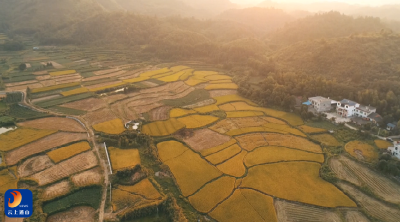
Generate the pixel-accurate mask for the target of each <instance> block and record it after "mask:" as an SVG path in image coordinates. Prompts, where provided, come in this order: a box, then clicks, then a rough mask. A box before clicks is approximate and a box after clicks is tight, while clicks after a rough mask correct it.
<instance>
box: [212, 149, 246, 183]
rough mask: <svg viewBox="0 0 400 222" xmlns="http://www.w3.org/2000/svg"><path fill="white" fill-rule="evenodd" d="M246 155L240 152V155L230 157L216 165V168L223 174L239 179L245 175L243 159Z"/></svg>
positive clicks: (244, 152)
mask: <svg viewBox="0 0 400 222" xmlns="http://www.w3.org/2000/svg"><path fill="white" fill-rule="evenodd" d="M246 155H247V152H246V151H244V150H243V151H242V152H241V153H240V154H238V155H236V156H234V157H232V158H231V159H229V160H227V161H226V162H224V163H221V164H220V165H217V168H218V169H219V170H220V171H221V172H222V173H224V174H227V175H230V176H233V177H241V176H243V175H244V174H245V173H246V167H245V166H244V164H243V159H244V157H245V156H246Z"/></svg>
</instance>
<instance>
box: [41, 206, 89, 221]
mask: <svg viewBox="0 0 400 222" xmlns="http://www.w3.org/2000/svg"><path fill="white" fill-rule="evenodd" d="M95 216H96V210H95V209H93V208H92V207H85V206H81V207H72V208H70V209H68V210H66V211H63V212H61V213H56V214H53V215H51V216H48V217H47V218H46V221H47V222H61V221H64V219H65V218H69V219H71V220H73V221H85V222H95Z"/></svg>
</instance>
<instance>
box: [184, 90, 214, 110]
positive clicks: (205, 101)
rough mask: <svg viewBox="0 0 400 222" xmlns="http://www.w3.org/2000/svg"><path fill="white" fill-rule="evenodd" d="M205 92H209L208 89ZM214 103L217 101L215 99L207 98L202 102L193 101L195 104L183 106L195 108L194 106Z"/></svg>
mask: <svg viewBox="0 0 400 222" xmlns="http://www.w3.org/2000/svg"><path fill="white" fill-rule="evenodd" d="M203 92H205V93H204V94H207V93H206V91H203ZM213 103H215V100H214V99H206V100H203V101H200V102H197V103H193V104H190V105H187V106H183V107H182V108H184V109H194V108H199V107H204V106H208V105H212V104H213Z"/></svg>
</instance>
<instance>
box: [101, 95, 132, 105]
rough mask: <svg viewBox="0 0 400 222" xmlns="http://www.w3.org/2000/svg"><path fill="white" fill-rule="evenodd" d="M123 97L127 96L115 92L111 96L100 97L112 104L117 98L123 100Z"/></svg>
mask: <svg viewBox="0 0 400 222" xmlns="http://www.w3.org/2000/svg"><path fill="white" fill-rule="evenodd" d="M125 98H127V96H126V95H125V94H115V95H111V96H105V97H102V98H101V99H102V100H104V101H105V102H106V103H108V104H112V103H115V102H117V101H119V100H123V99H125Z"/></svg>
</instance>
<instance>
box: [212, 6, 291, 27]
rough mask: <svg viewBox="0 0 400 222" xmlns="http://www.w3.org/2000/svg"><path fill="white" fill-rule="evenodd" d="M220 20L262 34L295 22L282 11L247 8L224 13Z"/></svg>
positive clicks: (219, 17)
mask: <svg viewBox="0 0 400 222" xmlns="http://www.w3.org/2000/svg"><path fill="white" fill-rule="evenodd" d="M217 18H218V19H223V20H230V21H236V22H239V23H242V24H245V25H248V26H251V27H254V28H255V29H257V30H259V31H262V32H271V31H275V30H276V29H277V28H281V27H283V26H284V25H285V23H287V22H291V21H293V20H294V18H293V17H292V16H290V15H289V14H287V13H286V12H284V11H283V10H281V9H275V8H257V7H254V8H246V9H231V10H228V11H225V12H223V13H222V14H221V15H219V16H218V17H217Z"/></svg>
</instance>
